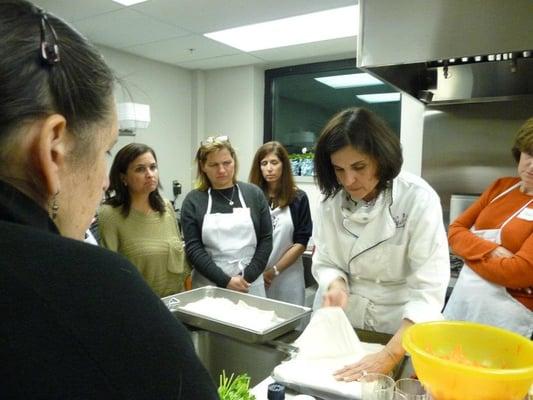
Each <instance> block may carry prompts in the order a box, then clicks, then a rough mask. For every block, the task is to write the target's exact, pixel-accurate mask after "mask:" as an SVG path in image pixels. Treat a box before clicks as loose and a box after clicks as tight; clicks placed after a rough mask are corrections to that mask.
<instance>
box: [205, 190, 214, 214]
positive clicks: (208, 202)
mask: <svg viewBox="0 0 533 400" xmlns="http://www.w3.org/2000/svg"><path fill="white" fill-rule="evenodd" d="M212 205H213V199H212V198H211V188H209V189H207V210H206V211H205V213H206V214H211V207H212Z"/></svg>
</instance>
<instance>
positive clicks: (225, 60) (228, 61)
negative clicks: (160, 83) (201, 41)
mask: <svg viewBox="0 0 533 400" xmlns="http://www.w3.org/2000/svg"><path fill="white" fill-rule="evenodd" d="M251 64H264V60H261V59H260V58H257V57H253V56H251V55H249V54H245V53H242V54H235V55H231V56H221V57H214V58H206V59H203V60H196V61H190V62H180V63H177V65H178V66H180V67H182V68H187V69H204V70H205V69H215V68H228V67H238V66H241V65H251Z"/></svg>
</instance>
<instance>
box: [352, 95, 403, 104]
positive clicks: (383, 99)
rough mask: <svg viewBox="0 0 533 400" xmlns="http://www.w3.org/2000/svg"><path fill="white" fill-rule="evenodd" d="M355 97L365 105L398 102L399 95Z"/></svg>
mask: <svg viewBox="0 0 533 400" xmlns="http://www.w3.org/2000/svg"><path fill="white" fill-rule="evenodd" d="M356 97H357V98H358V99H360V100H363V101H364V102H366V103H389V102H391V101H400V93H374V94H358V95H356Z"/></svg>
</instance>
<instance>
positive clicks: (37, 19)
mask: <svg viewBox="0 0 533 400" xmlns="http://www.w3.org/2000/svg"><path fill="white" fill-rule="evenodd" d="M0 38H1V39H0V40H1V42H0V93H1V96H0V165H1V164H6V163H8V162H9V161H8V157H9V155H10V154H9V146H8V144H9V139H10V138H11V137H13V134H14V133H15V132H19V131H20V128H21V127H23V126H24V125H25V124H27V123H30V122H33V121H35V120H38V119H39V118H43V117H46V116H48V115H52V114H55V113H57V114H61V115H62V116H63V117H64V118H65V119H66V121H67V130H68V132H69V133H70V134H72V135H74V136H75V138H76V145H75V147H74V149H73V152H72V154H71V156H72V159H74V160H87V159H88V158H90V157H89V155H90V154H93V153H92V152H91V150H92V149H95V148H96V147H95V143H97V140H95V137H94V136H93V135H94V130H93V129H87V128H89V127H94V126H98V124H102V125H103V124H104V123H105V122H107V121H108V120H109V116H110V112H111V110H112V101H113V99H112V93H113V85H114V82H115V78H114V75H113V73H112V71H111V70H110V68H109V67H108V66H107V65H106V63H105V62H104V60H103V58H102V56H101V55H100V53H99V52H98V51H97V50H96V49H95V48H94V47H93V46H92V45H91V44H89V42H88V41H87V40H86V39H85V38H84V37H82V36H81V35H80V34H79V33H78V32H77V31H76V30H74V29H73V28H72V27H71V26H69V25H68V24H67V23H65V22H64V21H62V20H61V19H59V18H57V17H56V16H54V15H52V14H49V13H46V12H45V11H43V10H42V9H40V8H39V7H36V6H34V5H33V4H32V3H30V2H28V1H25V0H0ZM43 43H44V46H43ZM43 48H44V51H42V50H43ZM2 149H3V150H4V151H2ZM27 175H28V180H30V179H33V182H31V183H30V186H32V189H33V191H34V192H35V195H37V196H40V197H45V195H44V190H43V189H42V182H40V181H39V179H38V178H35V177H33V178H31V176H32V175H37V176H38V175H39V171H28V172H27ZM5 178H6V179H8V180H9V178H10V176H5Z"/></svg>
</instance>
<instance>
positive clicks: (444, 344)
mask: <svg viewBox="0 0 533 400" xmlns="http://www.w3.org/2000/svg"><path fill="white" fill-rule="evenodd" d="M402 344H403V347H404V349H405V350H406V351H407V352H408V353H409V354H410V355H411V360H412V362H413V367H414V369H415V372H416V375H417V376H418V379H420V381H421V382H422V383H423V384H424V385H425V386H426V388H427V389H428V391H429V392H430V393H431V395H432V396H433V399H434V400H523V399H524V397H525V396H526V394H527V392H528V389H529V387H530V386H531V384H532V383H533V342H532V341H530V340H528V339H526V338H525V337H523V336H520V335H518V334H516V333H513V332H510V331H507V330H505V329H500V328H496V327H493V326H488V325H482V324H477V323H471V322H463V321H438V322H426V323H420V324H415V325H412V326H411V327H409V328H408V329H406V331H405V333H404V335H403V339H402Z"/></svg>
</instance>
